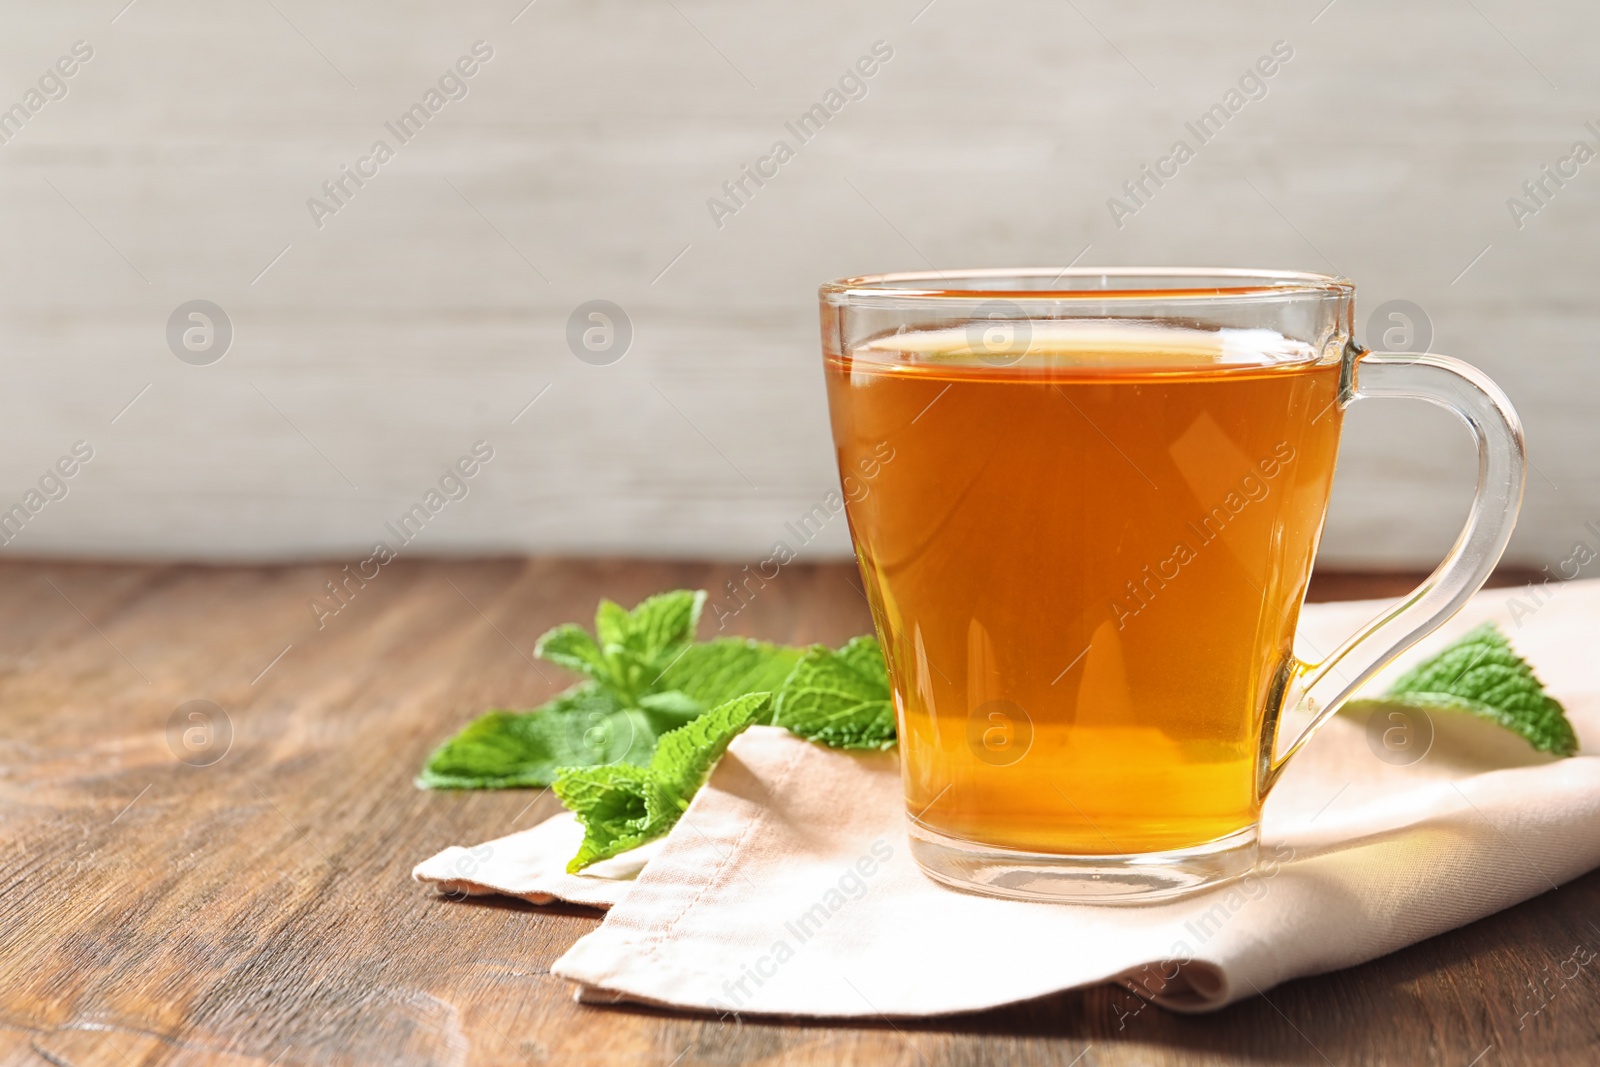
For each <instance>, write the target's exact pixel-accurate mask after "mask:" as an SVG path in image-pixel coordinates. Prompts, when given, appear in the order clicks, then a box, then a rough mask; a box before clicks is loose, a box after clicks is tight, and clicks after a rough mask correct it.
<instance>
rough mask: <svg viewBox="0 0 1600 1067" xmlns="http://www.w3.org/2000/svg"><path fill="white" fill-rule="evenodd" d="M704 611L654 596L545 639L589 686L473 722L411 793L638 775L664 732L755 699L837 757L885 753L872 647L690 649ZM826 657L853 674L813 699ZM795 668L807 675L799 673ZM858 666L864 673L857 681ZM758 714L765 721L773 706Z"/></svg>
mask: <svg viewBox="0 0 1600 1067" xmlns="http://www.w3.org/2000/svg"><path fill="white" fill-rule="evenodd" d="M704 604H705V593H703V592H689V591H686V590H677V591H674V592H669V593H662V594H660V595H658V596H653V597H650V598H648V599H646V600H645V601H643V602H641V603H640V604H639V605H638V606H637V607H635V608H634V609H633V610H632V611H626V610H624V609H623V608H621V607H619V606H618V605H616V604H613V603H612V602H610V601H602V602H601V603H600V606H599V608H598V609H597V610H596V612H595V629H594V632H593V633H590V632H589V631H587V630H585V629H583V627H581V626H577V625H574V624H571V623H568V624H565V625H562V626H557V627H556V628H555V629H553V630H551V631H549V632H548V633H546V634H545V635H544V636H543V637H541V638H540V639H539V641H538V643H537V644H536V645H535V646H534V651H535V653H536V654H537V655H539V656H540V657H541V658H543V659H545V660H548V661H549V662H551V663H555V664H557V665H559V666H561V667H564V668H566V669H568V670H571V671H574V672H576V673H578V674H580V675H582V676H584V679H585V680H584V681H582V682H580V683H579V684H578V685H576V686H574V687H573V688H572V689H569V690H567V691H566V692H565V693H562V694H561V695H559V696H557V697H556V698H554V699H553V700H551V701H549V702H548V703H546V704H544V705H542V706H540V707H538V708H534V709H532V710H531V711H510V710H506V709H496V710H493V711H490V712H488V713H487V714H485V715H483V716H481V717H479V718H478V719H476V720H474V721H473V722H471V723H469V724H468V725H467V726H466V727H465V728H464V729H462V730H461V731H460V732H459V733H457V734H456V735H455V736H453V737H451V738H449V739H448V740H446V741H445V742H444V743H443V744H441V745H440V746H439V747H438V748H437V749H435V750H434V751H433V753H432V754H430V755H429V757H428V759H427V761H426V763H425V764H424V765H423V768H422V771H421V773H420V774H419V775H418V776H417V784H418V785H421V786H424V787H426V788H432V789H505V788H516V787H530V786H531V787H539V786H546V785H551V784H553V783H554V782H555V781H556V778H557V776H558V773H559V772H560V771H561V770H563V769H565V768H573V767H601V766H609V765H613V764H616V765H627V766H634V767H645V766H647V765H648V764H649V763H650V759H651V757H652V755H653V754H654V752H655V751H656V746H657V745H658V744H659V743H660V741H661V739H662V738H663V737H664V736H666V735H667V734H668V733H670V732H672V731H674V730H677V729H679V728H681V727H683V726H686V725H688V724H690V723H692V722H694V721H695V720H696V719H698V718H699V717H700V716H702V715H703V714H704V713H705V712H706V711H707V710H708V709H711V708H715V707H718V706H720V705H722V704H725V703H727V702H728V701H730V700H732V699H733V698H735V697H741V696H745V695H748V694H752V693H767V694H772V695H774V697H775V698H783V697H785V695H786V694H788V696H787V706H788V707H789V708H790V709H791V711H790V712H789V719H790V721H788V722H786V723H785V724H784V725H788V726H789V727H790V728H791V729H793V730H794V731H795V732H796V733H798V734H800V735H801V736H803V737H815V739H817V740H819V741H821V742H823V743H825V744H837V745H841V746H844V747H872V748H880V747H887V746H888V745H890V744H893V742H894V717H893V713H892V711H891V710H889V708H890V705H889V703H888V699H889V697H888V677H887V674H886V673H885V672H884V670H883V667H882V663H883V655H882V653H881V652H880V651H879V650H878V647H877V642H876V640H874V639H872V638H857V639H856V640H855V641H852V642H851V643H850V644H849V645H846V646H845V648H844V649H841V650H839V652H837V653H835V652H834V651H832V650H830V649H827V648H826V647H824V646H822V645H817V646H813V647H811V648H789V647H785V646H782V645H773V644H768V643H766V642H762V641H751V640H746V639H744V638H730V637H724V638H718V639H716V640H713V641H705V642H698V643H697V642H695V641H694V632H695V627H696V626H697V625H698V623H699V620H700V612H701V609H702V608H703V606H704ZM833 657H838V658H839V659H840V661H841V663H843V664H850V663H856V664H857V666H856V667H855V668H852V670H851V671H850V672H849V673H848V674H846V675H844V679H845V681H846V682H848V683H849V684H848V686H847V687H846V689H841V690H839V691H838V692H837V693H833V692H831V691H819V692H811V691H810V690H812V689H813V688H818V689H820V688H821V687H822V686H823V685H824V684H826V682H827V678H826V674H827V671H826V669H825V668H826V667H827V666H829V665H830V663H831V660H832V658H833ZM802 660H804V661H806V663H807V669H806V670H805V671H803V672H799V673H797V671H796V668H797V667H798V666H799V665H800V664H801V662H802ZM858 661H859V662H858ZM860 663H865V664H866V667H865V668H864V669H865V671H866V674H865V675H864V676H862V677H856V675H858V674H859V673H860V670H861V669H863V668H861V667H860V665H859V664H860ZM874 672H875V673H874ZM791 675H794V676H795V677H794V679H793V680H791ZM874 685H876V686H877V688H876V689H873V686H874ZM863 687H864V688H863ZM778 702H779V700H777V699H775V700H774V702H773V703H778ZM765 713H766V714H767V715H768V716H769V717H770V715H771V705H768V706H767V710H766V712H765Z"/></svg>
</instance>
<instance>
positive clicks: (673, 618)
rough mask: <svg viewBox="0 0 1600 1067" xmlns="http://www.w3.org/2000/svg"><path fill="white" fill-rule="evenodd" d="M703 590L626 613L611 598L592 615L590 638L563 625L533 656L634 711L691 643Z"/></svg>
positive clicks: (656, 599) (663, 596) (654, 600)
mask: <svg viewBox="0 0 1600 1067" xmlns="http://www.w3.org/2000/svg"><path fill="white" fill-rule="evenodd" d="M705 602H706V594H705V591H704V590H700V591H696V592H690V591H689V590H686V589H678V590H674V591H673V592H670V593H660V594H658V595H656V596H653V597H648V598H646V599H645V600H642V601H640V602H639V604H638V606H637V607H635V608H634V609H633V610H632V611H628V610H626V609H624V608H623V607H621V606H620V605H618V604H615V603H613V602H611V601H609V600H602V601H600V606H599V607H598V608H596V609H595V613H594V633H595V636H594V637H590V636H589V634H587V633H585V632H584V630H583V628H582V627H581V626H577V625H574V624H572V623H565V624H563V625H561V626H557V627H556V628H555V629H553V630H551V631H549V632H548V633H546V634H545V635H544V636H543V637H541V638H539V641H538V643H537V644H536V645H534V649H533V650H534V654H535V655H538V656H541V657H543V658H544V659H547V660H549V661H550V662H552V663H555V664H559V665H560V666H562V667H566V668H567V669H569V670H574V671H577V672H579V673H580V674H586V675H588V676H589V677H590V678H591V679H593V680H594V681H595V682H596V683H598V684H599V685H600V686H601V687H602V688H604V689H606V690H607V691H609V692H610V693H611V695H612V696H614V697H616V698H617V700H618V701H620V702H621V703H622V704H623V705H625V706H628V707H632V706H634V705H636V704H638V702H639V698H640V697H642V696H643V695H644V694H646V693H649V692H653V691H655V689H656V685H655V683H656V680H657V679H658V678H660V676H661V672H662V671H663V670H665V669H666V668H667V666H668V665H669V664H670V663H671V662H672V661H673V660H674V659H676V658H677V657H678V655H679V654H680V653H682V652H683V651H684V649H686V648H688V647H689V646H690V645H691V644H692V643H693V641H694V630H695V627H696V626H697V625H698V624H699V622H700V610H701V608H703V607H704V606H705Z"/></svg>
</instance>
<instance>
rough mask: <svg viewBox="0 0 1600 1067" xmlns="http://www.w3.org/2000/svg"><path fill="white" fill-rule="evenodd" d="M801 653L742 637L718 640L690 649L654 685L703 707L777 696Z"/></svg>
mask: <svg viewBox="0 0 1600 1067" xmlns="http://www.w3.org/2000/svg"><path fill="white" fill-rule="evenodd" d="M802 651H803V650H802V649H798V648H786V647H784V646H783V645H769V644H767V643H765V642H763V641H748V640H746V639H744V638H742V637H719V638H717V639H716V640H714V641H707V642H706V643H704V644H700V645H690V646H689V647H688V648H687V649H685V650H684V651H683V653H682V654H681V655H679V656H678V657H677V658H676V659H675V660H673V661H672V663H670V664H669V665H668V666H667V668H666V670H664V671H663V672H662V673H661V677H660V678H659V679H657V681H656V684H657V685H659V686H660V687H661V688H662V689H667V690H677V691H678V692H681V693H684V694H686V695H687V696H689V697H691V698H693V699H694V700H697V701H699V702H700V703H701V704H702V705H703V706H705V707H708V708H709V707H716V706H717V705H718V704H723V703H726V702H727V701H729V700H732V699H733V698H734V697H737V696H744V695H745V694H746V693H774V692H777V690H778V687H779V686H781V685H782V684H783V680H784V679H785V678H787V677H789V672H790V671H792V670H794V665H795V664H796V663H798V662H800V655H801V652H802Z"/></svg>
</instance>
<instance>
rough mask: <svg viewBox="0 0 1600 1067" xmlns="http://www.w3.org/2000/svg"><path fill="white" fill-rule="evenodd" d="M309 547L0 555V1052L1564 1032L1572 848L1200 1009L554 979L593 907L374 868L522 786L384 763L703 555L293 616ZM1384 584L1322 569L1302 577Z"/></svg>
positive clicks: (422, 1052)
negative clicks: (924, 1014)
mask: <svg viewBox="0 0 1600 1067" xmlns="http://www.w3.org/2000/svg"><path fill="white" fill-rule="evenodd" d="M336 571H337V568H336V567H334V566H332V565H321V566H318V565H308V566H292V567H285V566H278V567H260V568H248V567H230V568H221V569H217V568H203V567H194V566H132V565H117V566H109V565H87V564H84V565H78V564H58V563H31V564H30V563H11V564H5V565H3V566H0V581H3V588H4V589H5V591H6V596H5V597H3V598H0V638H3V639H0V848H3V851H0V1067H19V1065H24V1064H29V1065H40V1064H46V1063H48V1064H55V1065H58V1067H60V1065H72V1067H92V1065H124V1067H128V1065H144V1064H155V1063H163V1064H168V1063H170V1064H191V1063H193V1064H198V1063H216V1064H224V1065H230V1067H232V1065H238V1067H245V1065H254V1067H264V1065H269V1064H277V1065H283V1067H288V1065H293V1064H356V1063H379V1064H401V1063H403V1064H429V1065H431V1064H439V1065H457V1064H468V1063H470V1064H508V1065H510V1064H558V1063H559V1064H566V1063H573V1064H585V1063H619V1064H639V1065H651V1064H659V1065H672V1064H677V1065H689V1064H701V1063H705V1064H736V1063H740V1064H742V1063H761V1064H772V1063H792V1064H857V1063H891V1064H907V1065H914V1064H924V1063H925V1064H940V1065H943V1064H974V1065H976V1064H996V1063H998V1064H1061V1065H1067V1064H1078V1065H1081V1067H1091V1065H1098V1064H1127V1065H1134V1064H1143V1065H1168V1064H1238V1063H1247V1064H1277V1063H1287V1064H1323V1063H1327V1064H1340V1065H1344V1064H1380V1063H1395V1064H1440V1065H1452V1067H1466V1065H1468V1064H1473V1065H1477V1067H1493V1065H1498V1064H1510V1063H1573V1064H1577V1063H1592V1062H1594V1059H1595V1057H1596V1055H1597V1052H1596V1049H1597V1046H1600V1013H1597V1012H1596V1011H1595V1006H1596V1003H1597V1002H1600V976H1597V974H1596V973H1595V971H1596V968H1594V967H1593V966H1590V967H1586V968H1579V973H1578V974H1577V975H1576V976H1575V977H1560V976H1559V972H1562V971H1564V970H1567V969H1569V968H1563V967H1562V966H1561V964H1562V961H1566V960H1568V959H1569V958H1570V957H1571V956H1572V954H1573V951H1574V948H1575V946H1584V947H1586V948H1588V949H1590V950H1593V949H1594V948H1595V947H1596V946H1597V945H1600V930H1597V928H1596V926H1595V925H1594V923H1593V921H1592V919H1591V916H1594V915H1595V914H1596V913H1597V911H1600V873H1594V874H1590V875H1587V876H1585V877H1583V878H1580V879H1578V880H1576V881H1574V882H1572V883H1569V884H1567V885H1564V886H1562V887H1561V888H1560V889H1557V890H1553V891H1551V892H1549V893H1547V894H1545V895H1543V896H1541V897H1538V898H1536V899H1534V900H1531V901H1528V902H1527V903H1525V904H1522V905H1520V906H1518V907H1516V908H1512V909H1510V910H1508V911H1505V912H1502V913H1500V914H1498V915H1495V916H1492V917H1490V918H1488V919H1485V920H1483V921H1481V922H1478V923H1474V924H1473V925H1471V926H1469V927H1466V928H1463V929H1461V930H1457V931H1454V932H1451V933H1449V934H1445V935H1443V936H1440V937H1436V938H1433V939H1431V940H1429V941H1426V942H1423V943H1421V944H1418V945H1416V946H1413V947H1411V948H1409V949H1406V950H1404V951H1402V952H1399V953H1396V954H1394V955H1392V956H1389V957H1387V958H1384V959H1381V960H1378V961H1375V962H1373V963H1369V964H1366V965H1364V966H1361V967H1356V968H1352V969H1350V970H1347V971H1343V972H1339V973H1336V974H1331V975H1325V976H1322V977H1317V978H1311V979H1303V980H1299V981H1295V982H1291V983H1289V984H1287V985H1284V986H1281V987H1279V988H1276V989H1273V990H1271V991H1270V993H1269V994H1268V995H1267V996H1266V997H1262V998H1258V999H1254V1000H1251V1001H1248V1002H1245V1003H1242V1004H1238V1005H1235V1006H1233V1007H1231V1008H1228V1009H1226V1010H1224V1011H1221V1012H1218V1013H1216V1014H1213V1015H1207V1016H1200V1017H1185V1016H1179V1015H1174V1014H1171V1013H1169V1012H1166V1011H1164V1010H1162V1009H1160V1008H1156V1007H1153V1006H1148V1005H1144V1004H1143V1003H1142V1002H1140V1001H1139V1000H1138V999H1137V998H1135V997H1134V996H1133V995H1132V994H1131V993H1128V992H1126V991H1123V990H1121V989H1118V988H1111V987H1102V988H1097V989H1091V990H1087V991H1082V992H1075V993H1066V994H1061V995H1058V996H1052V997H1048V998H1045V999H1043V1000H1040V1001H1036V1002H1032V1003H1028V1004H1024V1005H1019V1006H1015V1007H1011V1008H1007V1009H1004V1010H999V1011H991V1012H986V1013H982V1014H977V1015H969V1016H963V1017H958V1018H943V1019H936V1020H930V1021H924V1022H916V1023H910V1022H903V1021H901V1022H894V1023H890V1022H888V1021H884V1022H882V1023H880V1024H877V1025H851V1026H830V1025H823V1024H814V1023H779V1022H770V1021H760V1020H749V1019H747V1020H743V1021H742V1022H734V1021H732V1020H730V1021H727V1022H717V1021H714V1020H704V1019H698V1018H691V1017H686V1016H680V1015H674V1014H670V1013H665V1012H655V1011H646V1010H637V1009H621V1008H593V1007H582V1006H579V1005H578V1004H576V1003H575V1002H574V1001H573V998H572V993H571V990H570V989H569V987H568V986H567V983H565V982H563V981H560V980H558V979H555V978H553V977H552V976H551V975H550V974H549V966H550V964H551V962H552V961H553V960H554V959H556V957H558V956H559V955H560V954H561V953H562V952H563V951H565V950H566V948H567V947H568V946H569V945H571V944H572V943H573V941H574V940H575V939H577V938H578V937H579V936H581V935H582V934H584V933H586V932H587V931H589V930H592V929H593V928H594V927H595V925H596V924H597V923H598V921H599V918H598V915H597V914H595V913H592V912H589V911H587V910H584V909H580V908H571V907H545V908H536V907H533V906H530V905H526V904H522V903H520V902H515V901H507V900H494V899H479V900H470V901H451V900H447V899H444V898H441V897H438V896H436V895H434V894H433V892H431V891H430V890H426V889H424V888H422V887H420V886H418V885H416V884H414V883H413V882H412V881H411V880H410V877H409V872H410V869H411V867H412V865H413V864H415V863H416V862H417V861H418V860H420V859H422V858H424V857H426V856H428V855H431V854H432V853H433V852H434V851H436V850H438V849H440V848H442V847H444V846H445V845H448V844H456V843H463V842H472V841H477V840H482V839H486V838H489V837H494V836H498V835H501V834H504V833H507V832H509V831H511V830H513V829H515V828H519V827H523V828H525V827H528V826H531V825H532V824H534V823H535V822H536V821H538V820H539V819H541V818H543V817H544V816H546V815H548V814H550V813H551V812H552V811H554V810H555V808H556V805H555V802H554V801H553V800H552V799H551V798H550V797H549V796H548V795H545V794H541V793H540V792H536V791H509V792H499V793H429V792H423V791H420V790H418V789H416V788H415V787H414V786H413V784H412V781H411V779H412V775H413V773H414V772H415V771H416V768H417V766H418V764H419V762H420V761H421V759H422V758H423V756H424V755H425V754H426V753H427V751H428V750H429V748H430V747H431V746H432V745H433V744H435V743H436V742H437V741H438V740H439V739H440V738H441V737H443V736H444V735H445V734H446V733H448V732H450V731H451V730H453V729H454V728H455V727H457V726H458V725H460V724H461V723H463V722H465V721H466V720H467V719H468V718H469V717H471V716H472V715H474V714H475V713H477V712H478V711H480V710H482V709H484V708H486V707H489V706H492V705H511V706H518V705H530V704H533V703H535V702H537V701H539V700H541V699H542V698H544V697H545V696H547V695H548V694H550V693H552V692H553V691H555V690H556V689H558V688H560V687H562V686H564V685H565V684H566V683H567V679H566V678H565V677H563V676H561V674H560V673H559V672H558V671H557V670H556V669H555V668H553V667H550V666H548V665H545V664H542V663H536V662H534V661H532V660H531V659H530V653H531V648H532V645H533V642H534V639H535V638H536V637H537V635H538V634H539V633H540V632H542V631H543V630H544V629H545V628H547V627H549V626H551V625H553V624H555V623H557V622H561V621H566V620H571V619H583V618H587V617H588V616H589V615H590V614H591V612H592V610H593V607H594V603H595V600H596V598H597V597H598V596H600V595H607V596H611V597H614V598H616V599H618V600H620V601H623V602H625V603H631V602H632V601H633V600H634V599H636V598H639V597H642V596H644V595H646V594H648V593H651V592H655V591H657V590H660V589H663V588H669V587H675V586H701V587H706V588H711V589H716V588H719V587H720V586H721V585H722V583H723V582H724V581H726V580H727V579H728V578H729V577H731V576H732V574H733V573H734V569H733V568H732V567H729V566H722V565H713V564H692V563H639V562H603V561H600V562H596V561H588V562H575V561H560V560H546V559H531V560H525V559H511V560H487V561H471V562H409V561H399V562H396V563H394V564H392V565H390V566H389V567H385V568H384V569H383V571H382V572H381V575H380V577H379V578H378V579H376V580H375V581H373V582H371V583H370V584H369V585H368V586H367V587H366V588H364V589H362V590H360V591H359V593H358V594H357V595H356V596H355V598H354V599H353V600H352V601H351V603H350V605H349V606H348V607H347V608H346V609H344V610H343V611H341V612H340V614H339V615H337V616H335V617H332V618H329V619H327V620H325V622H326V625H325V626H324V627H323V628H322V629H320V630H319V629H318V628H317V627H316V625H315V623H314V622H313V617H312V614H311V612H310V610H309V609H308V607H307V601H308V599H309V598H310V597H311V596H312V595H313V594H314V593H316V592H317V590H318V589H319V588H320V587H321V585H322V583H323V582H324V581H325V580H328V579H330V578H331V577H333V575H334V574H335V573H336ZM856 582H857V579H856V576H855V574H854V572H853V570H851V569H849V568H846V567H843V566H836V565H825V566H801V565H796V566H794V567H791V568H789V569H787V570H785V571H784V572H783V573H782V574H781V575H780V577H779V578H778V579H777V580H775V581H773V582H772V583H770V584H769V585H768V586H767V587H766V588H765V589H763V590H762V591H761V593H760V595H759V596H757V597H756V599H755V601H754V602H753V603H752V604H750V606H749V607H748V608H747V609H745V611H743V612H741V614H740V615H739V616H738V617H737V619H736V620H735V622H736V628H737V629H738V631H739V632H741V633H747V634H759V635H761V636H763V637H766V638H771V639H778V640H786V641H830V642H836V641H839V640H841V639H843V638H845V637H847V636H849V635H852V634H855V633H858V632H860V631H862V630H863V629H865V628H866V627H867V625H868V619H867V613H866V609H865V605H864V602H863V600H862V598H861V596H860V594H859V592H858V591H857V589H856ZM1406 584H1407V580H1406V579H1404V578H1383V577H1381V576H1379V577H1372V578H1369V579H1364V580H1355V579H1349V578H1346V579H1338V580H1333V579H1328V578H1322V579H1319V588H1318V595H1320V596H1323V597H1331V596H1337V595H1341V594H1342V595H1350V594H1352V593H1359V594H1373V593H1386V592H1389V591H1392V590H1393V589H1394V588H1395V587H1396V586H1399V587H1404V586H1405V585H1406ZM730 628H732V627H730ZM194 700H206V701H212V702H214V703H215V704H216V705H217V706H218V708H220V709H221V711H220V713H218V714H217V715H216V716H215V717H216V719H217V721H216V722H215V723H214V724H213V726H214V729H213V733H212V735H211V736H212V738H213V740H214V742H215V743H214V745H213V747H211V748H210V749H205V748H203V747H202V748H200V749H195V748H194V747H193V746H191V747H185V746H184V745H183V744H181V743H178V744H176V745H170V744H169V740H168V736H169V724H170V723H171V722H172V721H173V719H174V716H177V717H178V723H179V725H180V727H182V728H193V724H194V722H195V720H189V719H188V718H187V715H188V714H189V711H184V712H181V713H180V711H179V709H180V708H182V707H183V706H184V705H185V704H186V703H187V702H189V701H194ZM190 710H191V711H192V706H191V708H190ZM224 716H225V721H226V723H227V724H228V725H229V726H230V727H231V742H230V743H229V745H228V746H227V748H226V751H225V754H224V753H222V746H221V743H220V738H221V736H222V731H221V729H220V726H221V725H222V722H223V717H224ZM191 740H195V739H191ZM199 740H203V738H202V739H199ZM196 751H199V752H201V753H202V754H203V756H202V757H197V756H195V755H194V754H193V753H194V752H196ZM175 753H184V754H188V755H189V759H190V761H191V762H190V763H185V762H182V761H180V760H179V759H178V758H177V757H176V755H175ZM219 754H220V755H221V758H220V759H215V760H214V762H209V763H208V764H207V765H204V766H196V765H192V764H193V763H198V762H201V761H202V758H203V759H210V758H211V757H215V756H217V755H219ZM930 936H937V931H930Z"/></svg>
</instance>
